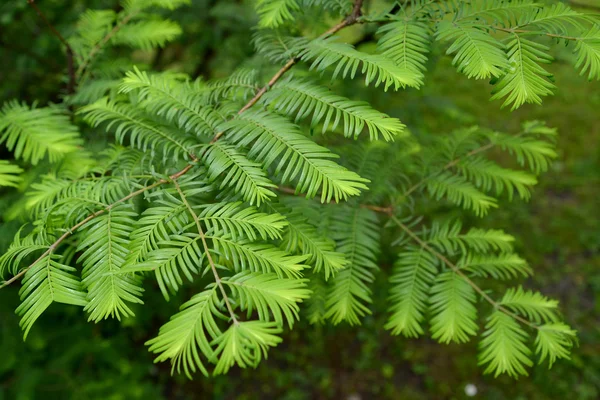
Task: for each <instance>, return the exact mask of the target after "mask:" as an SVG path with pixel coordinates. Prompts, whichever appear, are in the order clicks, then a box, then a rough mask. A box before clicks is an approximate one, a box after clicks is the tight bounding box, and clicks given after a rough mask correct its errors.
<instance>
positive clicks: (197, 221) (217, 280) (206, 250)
mask: <svg viewBox="0 0 600 400" xmlns="http://www.w3.org/2000/svg"><path fill="white" fill-rule="evenodd" d="M173 185H175V189H176V190H177V193H179V197H181V201H183V204H184V205H185V207H186V208H187V209H188V211H189V212H190V214H191V215H192V218H193V219H194V222H195V224H196V228H197V229H198V235H200V240H201V241H202V247H204V254H206V258H207V259H208V264H209V265H210V269H211V270H212V273H213V276H214V277H215V283H216V284H217V286H218V287H219V290H220V291H221V295H222V296H223V301H224V302H225V306H226V307H227V311H228V312H229V316H230V317H231V320H232V321H233V323H234V324H235V325H238V324H239V322H238V320H237V318H236V317H235V313H234V312H233V308H232V307H231V303H230V302H229V297H228V296H227V292H226V291H225V288H224V287H223V282H221V277H220V276H219V273H218V272H217V266H216V265H215V262H214V261H213V258H212V255H211V254H210V248H209V247H208V244H207V243H206V235H204V231H203V230H202V225H200V218H198V214H196V212H195V211H194V209H193V208H192V206H191V205H190V203H189V202H188V201H187V198H186V197H185V194H184V193H183V191H182V190H181V187H180V186H179V183H177V181H176V180H174V181H173ZM200 268H202V265H200Z"/></svg>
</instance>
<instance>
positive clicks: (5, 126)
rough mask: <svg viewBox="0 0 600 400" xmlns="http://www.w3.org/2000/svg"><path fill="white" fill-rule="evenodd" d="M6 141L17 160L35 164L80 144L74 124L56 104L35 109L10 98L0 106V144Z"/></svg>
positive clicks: (74, 148)
mask: <svg viewBox="0 0 600 400" xmlns="http://www.w3.org/2000/svg"><path fill="white" fill-rule="evenodd" d="M2 143H6V147H8V149H9V150H11V151H12V152H13V154H14V157H15V158H16V159H20V158H22V159H24V160H25V161H29V162H31V163H32V164H34V165H35V164H37V163H38V162H39V161H41V160H42V159H43V158H44V157H46V156H48V159H49V161H50V162H52V163H54V162H57V161H58V160H60V159H61V158H62V157H64V156H65V154H68V153H71V152H73V151H77V150H79V149H80V148H81V145H82V144H83V142H82V140H81V138H80V137H79V131H78V129H77V127H76V126H75V125H73V124H71V121H70V120H69V117H68V115H67V114H66V113H65V111H64V110H62V109H60V108H58V107H44V108H36V107H35V105H33V106H31V107H29V106H27V105H26V104H19V102H17V101H15V100H13V101H9V102H7V103H4V105H3V106H2V109H0V144H2Z"/></svg>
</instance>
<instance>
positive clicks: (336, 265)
mask: <svg viewBox="0 0 600 400" xmlns="http://www.w3.org/2000/svg"><path fill="white" fill-rule="evenodd" d="M285 217H286V220H287V222H288V225H287V226H286V229H285V234H284V236H283V240H282V245H283V246H284V247H285V249H286V250H287V251H289V252H296V253H300V254H310V257H309V258H308V260H307V263H309V264H312V265H313V266H314V271H315V272H321V270H323V271H324V272H325V279H329V277H330V276H332V275H334V274H335V273H337V271H339V270H340V269H342V268H344V266H345V265H346V264H347V261H346V260H345V258H344V255H343V254H342V253H340V252H337V251H335V250H336V249H335V247H336V246H335V242H334V241H333V240H332V239H329V238H327V237H323V236H322V235H319V233H318V232H317V230H316V229H315V227H314V226H312V225H311V224H310V223H309V222H308V221H307V220H306V218H305V217H304V216H302V214H301V213H300V212H298V211H292V212H291V213H286V214H285Z"/></svg>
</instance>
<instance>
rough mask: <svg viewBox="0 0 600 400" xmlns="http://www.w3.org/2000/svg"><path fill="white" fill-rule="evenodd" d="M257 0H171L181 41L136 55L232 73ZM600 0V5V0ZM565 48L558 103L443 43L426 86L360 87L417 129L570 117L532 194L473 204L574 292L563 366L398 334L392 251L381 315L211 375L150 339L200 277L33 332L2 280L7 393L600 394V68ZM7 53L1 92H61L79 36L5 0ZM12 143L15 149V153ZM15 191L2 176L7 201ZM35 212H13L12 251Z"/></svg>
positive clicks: (1, 58) (61, 312)
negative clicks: (513, 104) (509, 370)
mask: <svg viewBox="0 0 600 400" xmlns="http://www.w3.org/2000/svg"><path fill="white" fill-rule="evenodd" d="M38 3H39V6H40V7H41V8H43V9H44V12H45V13H46V16H47V18H48V19H49V20H50V21H52V23H53V24H54V25H55V26H56V27H57V29H58V30H59V31H61V32H63V33H64V34H65V35H67V36H68V33H69V31H70V30H72V29H73V24H74V22H75V21H76V20H77V18H78V16H79V15H80V14H81V12H83V11H84V10H85V9H86V8H113V9H117V8H118V2H117V1H110V0H106V1H104V0H94V1H83V0H81V1H80V0H71V1H61V0H46V1H40V2H38ZM249 3H250V2H248V1H234V0H194V1H193V2H192V5H191V6H189V7H184V8H182V9H180V10H177V11H175V12H174V13H172V14H171V15H169V17H170V18H172V19H174V20H176V21H178V22H179V23H180V24H181V25H182V27H183V31H184V34H183V35H182V36H181V37H180V38H179V39H178V40H177V41H176V42H174V43H172V44H170V45H168V46H167V47H166V48H164V49H162V50H159V51H156V52H151V53H148V52H136V53H134V54H121V55H122V56H125V57H129V56H131V57H133V58H134V59H135V60H136V61H137V62H139V63H143V64H146V65H147V66H148V67H149V68H153V69H156V70H165V69H175V70H178V71H182V72H186V73H188V74H190V75H191V76H192V77H198V76H201V77H203V78H205V79H209V78H214V77H222V76H226V75H227V74H229V73H230V72H231V71H232V70H234V69H235V68H236V67H238V66H240V65H242V64H243V63H244V62H245V60H246V59H247V58H249V57H251V56H252V53H253V50H252V45H251V43H249V37H250V36H251V33H252V26H253V24H254V22H255V20H254V19H253V18H254V17H253V11H252V7H251V5H250V4H249ZM375 3H377V2H375ZM595 3H599V4H598V7H599V9H598V12H600V2H598V1H594V0H591V1H588V2H587V4H589V5H592V6H594V5H595ZM368 33H369V32H365V31H364V29H363V28H362V27H355V28H354V27H353V29H352V30H349V31H348V32H345V33H344V35H346V36H347V38H348V40H351V41H357V40H360V39H361V38H364V37H365V35H368ZM367 37H368V36H367ZM369 46H370V44H366V45H365V49H366V50H367V51H368V48H369ZM556 54H557V57H556V58H557V62H556V63H555V64H553V66H552V68H551V71H552V72H553V73H554V74H555V79H556V81H557V82H558V86H559V89H558V90H557V92H556V95H555V96H553V97H550V98H547V99H546V100H545V101H544V104H543V105H542V106H530V105H528V106H524V107H522V108H521V109H519V110H518V111H516V112H513V113H511V112H509V111H508V110H500V108H499V106H500V104H499V103H498V102H494V103H490V102H489V100H488V99H489V92H490V88H491V87H490V85H489V83H488V82H481V81H478V82H475V81H470V80H468V79H466V77H464V76H462V75H459V74H457V73H456V72H455V70H454V69H453V68H452V67H451V66H450V60H449V58H448V57H444V56H443V54H442V52H441V51H440V50H438V52H437V53H436V52H434V53H433V54H432V55H431V60H430V64H429V71H428V73H427V75H426V85H425V87H424V89H423V90H421V91H415V90H409V91H401V92H388V93H383V92H381V91H376V90H374V91H371V90H366V89H364V87H363V85H362V84H361V83H360V82H352V83H349V85H348V86H347V87H345V88H344V90H345V91H347V92H349V93H352V92H353V91H355V90H356V91H361V92H360V93H361V95H360V96H361V97H363V98H364V99H365V100H367V101H370V102H372V103H373V104H374V105H375V106H376V107H377V108H379V109H381V110H382V111H385V112H387V113H389V114H390V115H394V116H398V117H400V118H401V120H402V121H403V122H404V123H405V124H407V125H408V126H409V128H410V129H411V131H412V132H413V134H415V135H419V134H421V133H423V132H434V133H436V134H444V133H445V132H448V131H450V130H451V129H453V128H455V127H458V126H464V125H481V126H486V127H491V128H495V129H499V130H503V131H513V132H514V131H515V130H516V129H518V126H519V125H520V123H521V122H522V121H524V120H530V119H541V120H545V121H547V123H548V125H550V126H554V127H557V128H558V131H559V134H560V137H559V144H558V149H559V152H560V158H559V160H557V161H556V162H555V163H554V165H553V168H552V170H551V171H550V172H548V173H546V174H545V175H543V176H542V178H541V181H540V184H539V186H538V187H537V189H536V190H535V192H534V196H533V199H532V200H531V201H530V202H529V203H524V202H521V201H514V202H512V203H509V202H505V203H504V204H502V205H501V207H499V209H498V210H496V211H494V212H492V213H490V215H489V216H488V217H486V218H485V219H483V220H475V218H474V217H470V216H468V215H464V216H462V217H463V218H464V219H466V220H469V222H471V223H477V224H478V225H479V226H487V227H495V228H502V229H505V230H506V231H508V232H509V233H511V234H513V235H515V236H516V237H517V240H518V243H517V249H518V251H519V252H520V253H521V254H522V255H523V256H524V257H525V258H526V259H527V260H528V261H529V262H530V264H531V265H532V267H533V268H534V270H535V271H536V275H535V277H534V278H531V279H530V280H529V281H528V282H526V285H528V286H530V287H535V288H538V289H540V290H542V291H543V292H545V293H546V294H548V295H550V296H552V297H555V298H558V299H560V301H561V304H562V311H563V313H564V315H565V319H566V321H567V322H568V323H569V324H571V325H572V326H573V327H574V328H575V329H577V330H578V332H579V339H580V343H579V346H578V347H577V348H575V349H574V351H573V357H572V360H570V361H562V362H558V363H557V364H556V365H555V366H554V367H553V369H552V370H547V369H546V367H537V368H535V369H533V370H532V371H531V376H530V377H527V378H521V379H520V380H518V381H515V380H512V379H510V378H506V377H503V378H500V379H493V378H492V377H489V376H483V375H482V372H481V369H480V368H478V367H477V365H476V364H477V358H476V343H471V344H469V345H460V346H458V345H450V346H444V345H439V344H437V343H435V342H434V341H432V340H430V339H427V338H423V339H419V340H407V339H404V338H399V337H392V336H390V335H389V334H388V332H387V331H384V330H383V329H382V326H383V324H384V320H385V317H386V315H385V296H386V294H385V291H384V290H383V286H384V283H385V281H386V276H385V275H386V268H385V267H384V266H383V267H382V272H380V274H379V276H378V279H377V281H376V283H375V287H374V294H375V302H374V304H373V307H372V310H373V315H372V316H371V317H368V318H366V319H365V320H364V323H363V325H362V326H361V327H349V326H347V325H340V326H337V327H333V326H309V325H308V324H307V323H305V322H300V323H298V324H297V326H296V327H295V329H294V330H293V331H291V332H287V333H286V334H285V335H284V342H283V344H281V345H280V346H279V347H278V348H277V349H275V350H273V351H271V352H270V354H269V359H268V360H267V361H265V362H263V363H261V364H260V366H259V367H258V368H257V369H256V370H252V369H250V370H240V369H234V370H232V371H231V372H230V373H229V375H227V376H224V377H217V378H205V377H203V376H200V375H199V376H197V377H196V378H195V380H193V381H190V380H188V379H186V378H184V377H182V376H171V375H170V366H169V365H168V364H165V363H163V364H156V365H155V364H153V363H152V357H151V355H150V354H149V353H148V352H147V350H146V348H145V346H144V342H145V341H146V340H147V339H149V338H150V337H152V336H153V335H155V334H156V332H157V331H158V327H159V326H160V325H161V324H162V323H163V322H164V321H166V320H168V318H169V316H170V315H172V314H173V313H174V312H175V311H176V308H177V305H178V304H181V302H182V300H183V299H185V298H188V297H189V296H190V295H191V294H192V293H193V290H194V288H193V287H186V288H185V290H181V291H180V292H179V294H178V298H176V299H174V300H172V301H171V302H170V303H165V302H164V301H163V299H162V296H161V295H160V294H159V290H158V288H157V287H152V286H150V285H146V291H147V292H146V294H145V296H144V299H145V302H146V307H144V308H138V309H137V310H136V317H135V318H133V319H127V320H125V321H123V322H122V323H118V321H105V322H103V323H101V324H98V325H95V324H88V323H86V322H85V321H84V319H83V318H82V311H81V310H80V309H76V308H73V307H66V306H60V305H58V304H57V305H53V306H52V307H50V309H49V310H48V311H47V312H46V313H45V314H44V315H43V316H42V317H41V318H40V320H39V321H38V322H37V324H36V327H35V328H34V329H33V330H32V331H31V333H30V336H29V338H28V340H27V342H23V340H22V335H21V331H20V329H19V325H18V322H19V319H18V317H17V316H16V315H15V314H14V310H15V308H16V306H17V304H18V294H17V292H18V289H19V288H18V285H12V286H10V287H8V288H6V289H3V290H2V291H0V400H3V399H11V400H12V399H18V400H20V399H23V400H25V399H205V398H215V399H259V398H261V399H289V400H291V399H348V400H350V399H352V400H358V399H363V400H364V399H438V398H439V399H462V398H467V395H466V393H465V387H466V385H475V387H476V388H477V394H476V395H475V398H484V399H565V398H570V399H597V398H600V298H599V295H600V274H598V271H600V83H599V82H587V81H586V80H585V79H584V78H583V77H580V76H578V75H577V74H576V73H575V72H574V70H573V68H572V65H571V64H570V63H569V62H568V61H569V57H570V50H569V49H558V52H557V53H556ZM0 64H1V68H0V89H1V90H0V101H2V102H3V101H5V100H8V99H12V98H18V99H21V100H24V101H27V102H29V103H31V102H33V101H34V100H38V101H39V102H40V103H41V104H45V103H47V102H49V101H50V102H58V101H60V98H61V88H64V82H65V76H64V69H65V61H64V54H63V50H62V49H61V46H60V43H59V42H58V41H57V40H56V38H55V37H53V36H52V35H50V34H49V32H48V31H47V29H46V27H45V26H44V25H43V24H42V22H41V21H40V20H39V18H38V17H37V16H36V15H35V13H34V12H33V11H32V9H31V8H29V7H28V5H27V1H26V0H19V1H15V0H9V1H3V2H2V4H0ZM8 156H9V154H8V153H6V150H5V149H0V158H6V157H8ZM13 199H14V197H13V196H12V195H11V193H9V192H7V191H3V192H2V191H0V212H1V213H5V212H6V210H7V209H8V208H9V207H10V205H11V201H13ZM19 224H20V223H19V222H18V221H6V220H4V219H0V251H3V250H4V249H5V248H6V246H7V245H8V242H9V241H10V240H11V239H12V237H13V235H14V232H15V231H16V229H17V228H18V226H19ZM150 310H151V312H152V313H150Z"/></svg>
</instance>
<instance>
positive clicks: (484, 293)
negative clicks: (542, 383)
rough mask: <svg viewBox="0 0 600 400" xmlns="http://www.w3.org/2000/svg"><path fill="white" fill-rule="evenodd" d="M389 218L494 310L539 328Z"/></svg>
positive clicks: (394, 218)
mask: <svg viewBox="0 0 600 400" xmlns="http://www.w3.org/2000/svg"><path fill="white" fill-rule="evenodd" d="M390 219H391V220H392V221H394V223H395V224H396V225H398V226H399V227H400V229H402V230H403V231H404V232H406V234H408V236H410V237H411V238H412V239H413V240H414V241H415V242H417V243H418V244H419V246H421V247H422V248H424V249H425V250H427V251H429V252H430V253H431V254H433V255H434V256H436V257H437V258H438V259H439V260H441V261H442V262H443V263H444V264H446V265H447V266H448V267H450V269H451V270H452V271H453V272H454V273H455V274H457V275H458V276H460V277H461V278H462V279H464V281H465V282H467V283H468V284H469V286H471V287H472V288H473V289H474V290H475V291H476V292H477V293H479V294H480V295H481V297H483V298H484V299H485V300H486V301H487V302H488V303H490V304H491V305H492V306H493V307H494V308H495V309H496V310H499V311H501V312H503V313H505V314H507V315H508V316H510V317H512V318H514V319H516V320H517V321H519V322H521V323H523V324H525V325H527V326H529V327H531V328H534V329H539V327H538V326H537V325H535V324H533V323H531V322H530V321H528V320H526V319H525V318H523V317H521V316H520V315H517V314H515V313H514V312H512V311H510V310H508V309H507V308H505V307H503V306H502V305H501V304H500V303H498V302H497V301H495V300H494V299H492V298H491V297H490V296H489V295H488V294H487V293H486V292H485V291H484V290H483V289H481V288H480V287H479V286H478V285H477V284H476V283H475V282H473V281H472V280H471V278H469V277H468V276H467V275H465V273H464V272H462V271H461V270H460V268H458V267H457V266H456V265H455V264H454V263H452V262H451V261H450V260H448V258H446V257H445V256H444V255H443V254H441V253H440V252H438V251H437V250H435V249H434V248H432V247H431V246H429V245H428V244H427V243H426V242H425V241H423V240H422V239H421V238H420V237H419V236H417V235H416V234H415V233H414V232H413V231H412V230H411V229H410V228H409V227H407V226H406V225H404V224H403V223H402V222H401V221H400V220H399V219H398V218H396V217H395V216H393V215H390Z"/></svg>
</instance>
